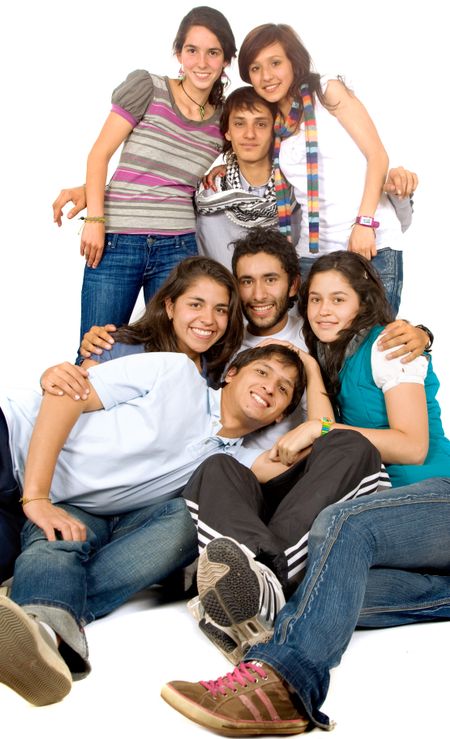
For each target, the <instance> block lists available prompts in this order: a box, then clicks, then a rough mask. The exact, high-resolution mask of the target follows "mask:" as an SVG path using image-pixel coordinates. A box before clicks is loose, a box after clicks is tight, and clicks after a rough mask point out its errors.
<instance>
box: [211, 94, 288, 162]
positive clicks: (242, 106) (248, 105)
mask: <svg viewBox="0 0 450 739" xmlns="http://www.w3.org/2000/svg"><path fill="white" fill-rule="evenodd" d="M261 105H263V106H264V107H265V108H267V110H268V111H269V113H270V115H271V116H272V124H273V123H275V118H276V117H277V112H278V108H277V106H276V104H275V103H269V102H268V101H267V100H264V98H262V97H261V96H260V95H258V93H257V92H256V90H255V89H254V88H253V87H251V86H250V85H244V86H243V87H238V88H237V89H236V90H233V92H230V94H229V95H228V97H227V99H226V100H225V103H224V106H223V111H222V115H221V117H220V133H221V134H222V136H223V138H224V143H223V147H222V152H223V153H224V154H226V153H227V152H229V151H231V149H232V148H233V147H232V144H231V141H227V140H226V138H225V134H226V133H227V131H228V129H229V128H230V115H231V114H232V113H233V111H235V110H238V111H239V110H249V111H250V112H251V113H254V112H255V111H256V110H257V109H258V107H261ZM270 156H272V152H270Z"/></svg>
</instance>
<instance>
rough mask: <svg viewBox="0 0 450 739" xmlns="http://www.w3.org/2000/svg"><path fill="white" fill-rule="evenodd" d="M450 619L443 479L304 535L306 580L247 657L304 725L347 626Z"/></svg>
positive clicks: (448, 521) (347, 510) (329, 514)
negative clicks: (293, 702) (261, 667)
mask: <svg viewBox="0 0 450 739" xmlns="http://www.w3.org/2000/svg"><path fill="white" fill-rule="evenodd" d="M444 619H450V478H433V479H430V480H424V481H421V482H419V483H415V484H414V485H407V486H405V487H401V488H396V489H395V490H392V491H391V492H387V493H374V494H372V495H367V496H365V497H363V498H358V499H357V500H352V501H348V502H347V503H335V504H334V505H331V506H329V507H328V508H325V510H323V511H322V513H320V514H319V515H318V517H317V518H316V521H315V523H314V525H313V527H312V529H311V531H310V534H309V551H308V567H307V574H306V577H305V579H304V581H303V583H302V584H301V585H300V587H299V588H298V589H297V591H296V592H295V594H294V595H293V597H292V598H291V599H290V600H289V601H288V603H287V604H286V606H285V607H284V608H283V609H282V611H280V613H279V615H278V618H277V620H276V622H275V632H274V635H273V638H272V639H271V641H270V642H268V643H267V644H261V645H258V646H256V647H254V648H252V649H251V650H250V651H249V652H248V654H247V656H246V661H247V660H248V659H257V660H261V661H262V662H267V663H268V664H269V665H271V666H272V667H273V668H274V669H275V670H277V672H278V673H279V674H280V675H281V676H282V677H283V678H284V679H285V680H286V681H287V682H288V683H289V684H290V685H291V686H292V687H293V688H294V689H295V691H296V692H297V694H298V695H299V697H300V699H301V701H302V703H303V705H304V707H305V710H306V712H307V713H308V715H309V716H310V718H311V720H312V721H313V723H315V724H316V725H317V726H320V727H321V728H329V727H330V722H329V719H328V717H327V716H325V715H324V714H323V713H321V712H320V710H319V709H320V707H321V705H322V703H323V702H324V700H325V698H326V695H327V691H328V686H329V680H330V669H331V668H332V667H335V666H336V665H338V664H339V662H340V660H341V657H342V654H343V653H344V651H345V649H346V648H347V646H348V643H349V641H350V639H351V636H352V634H353V631H354V629H355V627H356V626H359V627H363V628H383V627H388V626H400V625H401V624H410V623H417V622H421V621H435V620H444Z"/></svg>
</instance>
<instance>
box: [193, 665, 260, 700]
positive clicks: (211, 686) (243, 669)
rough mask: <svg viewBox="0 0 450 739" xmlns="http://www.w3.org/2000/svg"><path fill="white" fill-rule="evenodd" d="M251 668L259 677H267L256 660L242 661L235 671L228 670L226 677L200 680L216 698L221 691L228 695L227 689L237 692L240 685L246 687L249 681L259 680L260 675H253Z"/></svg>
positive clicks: (222, 693)
mask: <svg viewBox="0 0 450 739" xmlns="http://www.w3.org/2000/svg"><path fill="white" fill-rule="evenodd" d="M250 670H251V671H252V672H254V673H255V674H256V675H257V676H258V677H261V678H263V679H265V678H266V677H267V674H266V673H265V672H264V670H263V669H262V668H261V667H258V665H257V664H256V663H255V662H241V664H240V665H238V666H237V667H236V669H234V670H233V672H228V673H227V674H226V675H225V677H219V679H218V680H200V685H203V687H204V688H206V690H209V692H210V693H211V694H212V696H213V698H215V697H216V695H218V694H219V693H220V694H221V695H226V694H227V690H231V691H233V692H235V691H236V688H237V686H238V685H240V686H241V687H243V688H246V687H247V683H256V682H257V680H258V677H254V676H253V675H251V674H250ZM235 684H236V685H235Z"/></svg>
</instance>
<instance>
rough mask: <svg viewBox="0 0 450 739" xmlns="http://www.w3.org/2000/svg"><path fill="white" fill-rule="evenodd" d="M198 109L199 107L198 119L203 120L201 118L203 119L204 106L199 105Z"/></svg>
mask: <svg viewBox="0 0 450 739" xmlns="http://www.w3.org/2000/svg"><path fill="white" fill-rule="evenodd" d="M198 107H199V110H200V118H201V119H202V120H203V118H204V117H205V106H204V105H199V106H198Z"/></svg>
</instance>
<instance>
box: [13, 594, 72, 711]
mask: <svg viewBox="0 0 450 739" xmlns="http://www.w3.org/2000/svg"><path fill="white" fill-rule="evenodd" d="M0 682H2V683H4V684H5V685H7V686H8V687H9V688H12V690H15V691H16V693H19V695H21V696H22V697H23V698H25V700H27V701H29V702H30V703H33V704H34V705H35V706H46V705H48V704H50V703H57V702H58V701H60V700H62V699H63V698H64V697H65V696H66V695H67V693H69V691H70V689H71V687H72V678H71V675H70V671H69V669H68V667H67V665H66V663H65V662H64V660H63V659H62V657H61V656H60V654H59V652H58V649H57V647H56V644H55V642H54V641H53V639H52V638H51V636H50V635H49V634H48V633H47V631H46V630H45V629H44V627H43V626H42V625H41V624H40V623H39V621H36V619H34V618H32V617H31V616H28V614H26V613H25V611H23V609H22V608H20V606H18V605H17V604H16V603H14V601H12V600H10V599H9V598H6V597H5V596H0Z"/></svg>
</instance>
